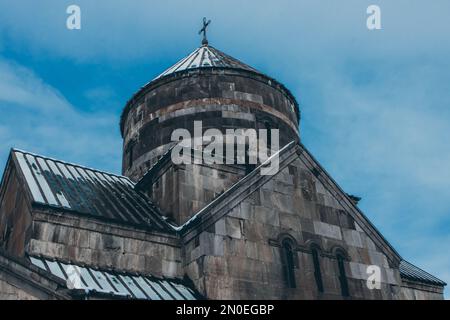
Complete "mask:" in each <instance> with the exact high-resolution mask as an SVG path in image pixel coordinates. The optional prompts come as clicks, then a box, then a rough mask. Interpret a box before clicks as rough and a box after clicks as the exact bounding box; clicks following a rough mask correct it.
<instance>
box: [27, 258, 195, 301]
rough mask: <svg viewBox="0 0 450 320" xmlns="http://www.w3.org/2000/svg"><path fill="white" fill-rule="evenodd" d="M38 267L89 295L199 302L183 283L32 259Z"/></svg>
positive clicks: (68, 285)
mask: <svg viewBox="0 0 450 320" xmlns="http://www.w3.org/2000/svg"><path fill="white" fill-rule="evenodd" d="M30 261H31V263H32V264H34V265H35V266H37V267H39V268H41V269H43V270H45V271H47V272H50V273H51V274H53V275H54V276H57V277H58V278H60V279H62V280H64V281H65V282H66V284H67V287H68V288H69V289H73V290H84V291H87V292H89V293H90V294H95V293H99V294H108V295H113V296H118V297H120V298H131V299H144V300H197V298H198V294H197V293H196V292H194V291H193V290H192V289H191V288H189V287H188V286H186V285H185V284H183V283H182V281H181V280H175V279H160V278H156V277H152V276H143V275H136V274H127V273H121V272H116V271H103V270H99V269H96V268H92V267H87V266H78V265H75V264H67V263H63V262H61V261H58V260H50V259H46V258H41V257H30Z"/></svg>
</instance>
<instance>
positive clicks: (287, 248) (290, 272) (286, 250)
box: [281, 239, 296, 288]
mask: <svg viewBox="0 0 450 320" xmlns="http://www.w3.org/2000/svg"><path fill="white" fill-rule="evenodd" d="M281 249H282V254H283V257H282V260H283V261H282V263H283V271H284V276H285V280H286V285H287V287H288V288H295V287H296V284H295V256H294V255H295V251H294V246H293V244H292V241H290V240H289V239H284V240H283V241H282V242H281Z"/></svg>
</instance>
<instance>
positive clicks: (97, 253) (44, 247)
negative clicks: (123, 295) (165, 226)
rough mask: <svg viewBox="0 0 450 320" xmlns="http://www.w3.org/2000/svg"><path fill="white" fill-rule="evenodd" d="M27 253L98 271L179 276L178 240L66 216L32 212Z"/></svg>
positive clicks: (179, 254) (180, 274) (180, 270)
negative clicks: (112, 269)
mask: <svg viewBox="0 0 450 320" xmlns="http://www.w3.org/2000/svg"><path fill="white" fill-rule="evenodd" d="M27 251H28V253H29V254H35V255H43V256H47V257H54V258H58V259H61V260H65V261H76V262H77V263H84V264H87V265H90V266H97V267H102V268H114V269H117V270H123V271H130V272H139V273H144V274H149V273H151V274H153V275H155V276H166V277H170V278H173V277H182V276H183V271H182V267H181V252H180V251H181V250H180V247H179V244H178V239H176V238H173V237H171V236H169V235H158V234H153V233H151V232H145V231H143V230H139V229H134V228H128V227H124V226H120V225H114V224H105V223H100V222H97V221H94V220H90V219H87V218H77V217H74V216H70V215H68V214H65V215H63V216H60V217H56V216H55V215H52V214H46V213H42V212H41V213H35V220H34V222H33V233H32V238H31V241H30V243H29V245H28V248H27Z"/></svg>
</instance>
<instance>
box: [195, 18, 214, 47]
mask: <svg viewBox="0 0 450 320" xmlns="http://www.w3.org/2000/svg"><path fill="white" fill-rule="evenodd" d="M210 23H211V20H208V21H206V18H203V28H202V29H201V30H200V31H199V32H198V34H202V33H203V40H202V45H204V46H207V45H208V39H207V38H206V29H207V28H208V26H209V24H210Z"/></svg>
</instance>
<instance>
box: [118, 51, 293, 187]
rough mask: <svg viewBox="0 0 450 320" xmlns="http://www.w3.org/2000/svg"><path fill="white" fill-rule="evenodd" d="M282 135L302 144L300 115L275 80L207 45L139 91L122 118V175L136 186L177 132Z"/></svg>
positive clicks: (283, 141)
mask: <svg viewBox="0 0 450 320" xmlns="http://www.w3.org/2000/svg"><path fill="white" fill-rule="evenodd" d="M195 121H202V122H203V124H204V129H205V130H206V129H209V128H215V129H219V130H221V131H222V132H225V130H227V129H249V128H252V129H256V130H258V129H268V128H271V129H279V130H280V131H279V133H280V147H282V146H284V145H286V144H287V143H289V142H291V141H292V140H298V139H299V122H300V110H299V107H298V103H297V101H296V99H295V97H294V96H293V95H292V93H291V92H290V91H289V90H288V89H287V88H286V87H285V86H284V85H282V84H281V83H280V82H278V81H277V80H275V79H273V78H271V77H269V76H267V75H265V74H263V73H261V72H259V71H258V70H256V69H255V68H253V67H251V66H249V65H247V64H245V63H243V62H241V61H239V60H238V59H235V58H233V57H231V56H229V55H227V54H225V53H223V52H222V51H220V50H218V49H216V48H215V47H213V46H210V45H209V44H208V43H207V42H206V43H203V45H202V46H201V47H199V48H197V49H195V50H194V51H193V52H192V53H190V54H189V55H187V56H186V57H185V58H183V59H181V60H180V61H178V62H177V63H175V64H174V65H173V66H171V67H170V68H168V69H167V70H165V71H164V72H162V73H161V74H160V75H158V76H157V77H155V78H154V79H153V80H151V81H150V82H148V83H147V84H146V85H144V86H143V87H142V88H140V89H139V90H138V91H137V92H136V93H135V94H134V95H133V96H132V98H131V99H130V100H129V101H128V102H127V104H126V106H125V108H124V110H123V112H122V116H121V122H120V129H121V133H122V137H123V139H124V144H123V148H124V149H123V151H124V152H123V164H122V169H123V174H124V175H126V176H128V177H130V178H131V179H133V180H138V179H140V178H141V177H142V175H143V174H145V172H146V171H147V170H148V168H149V167H151V166H153V165H154V163H155V162H156V161H158V159H159V158H160V157H161V155H163V154H164V153H165V152H166V151H167V150H168V149H169V148H170V146H171V145H173V143H172V141H171V134H172V132H173V131H174V130H175V129H180V128H182V129H186V130H188V131H189V132H191V134H192V135H193V132H194V131H193V124H194V122H195Z"/></svg>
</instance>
